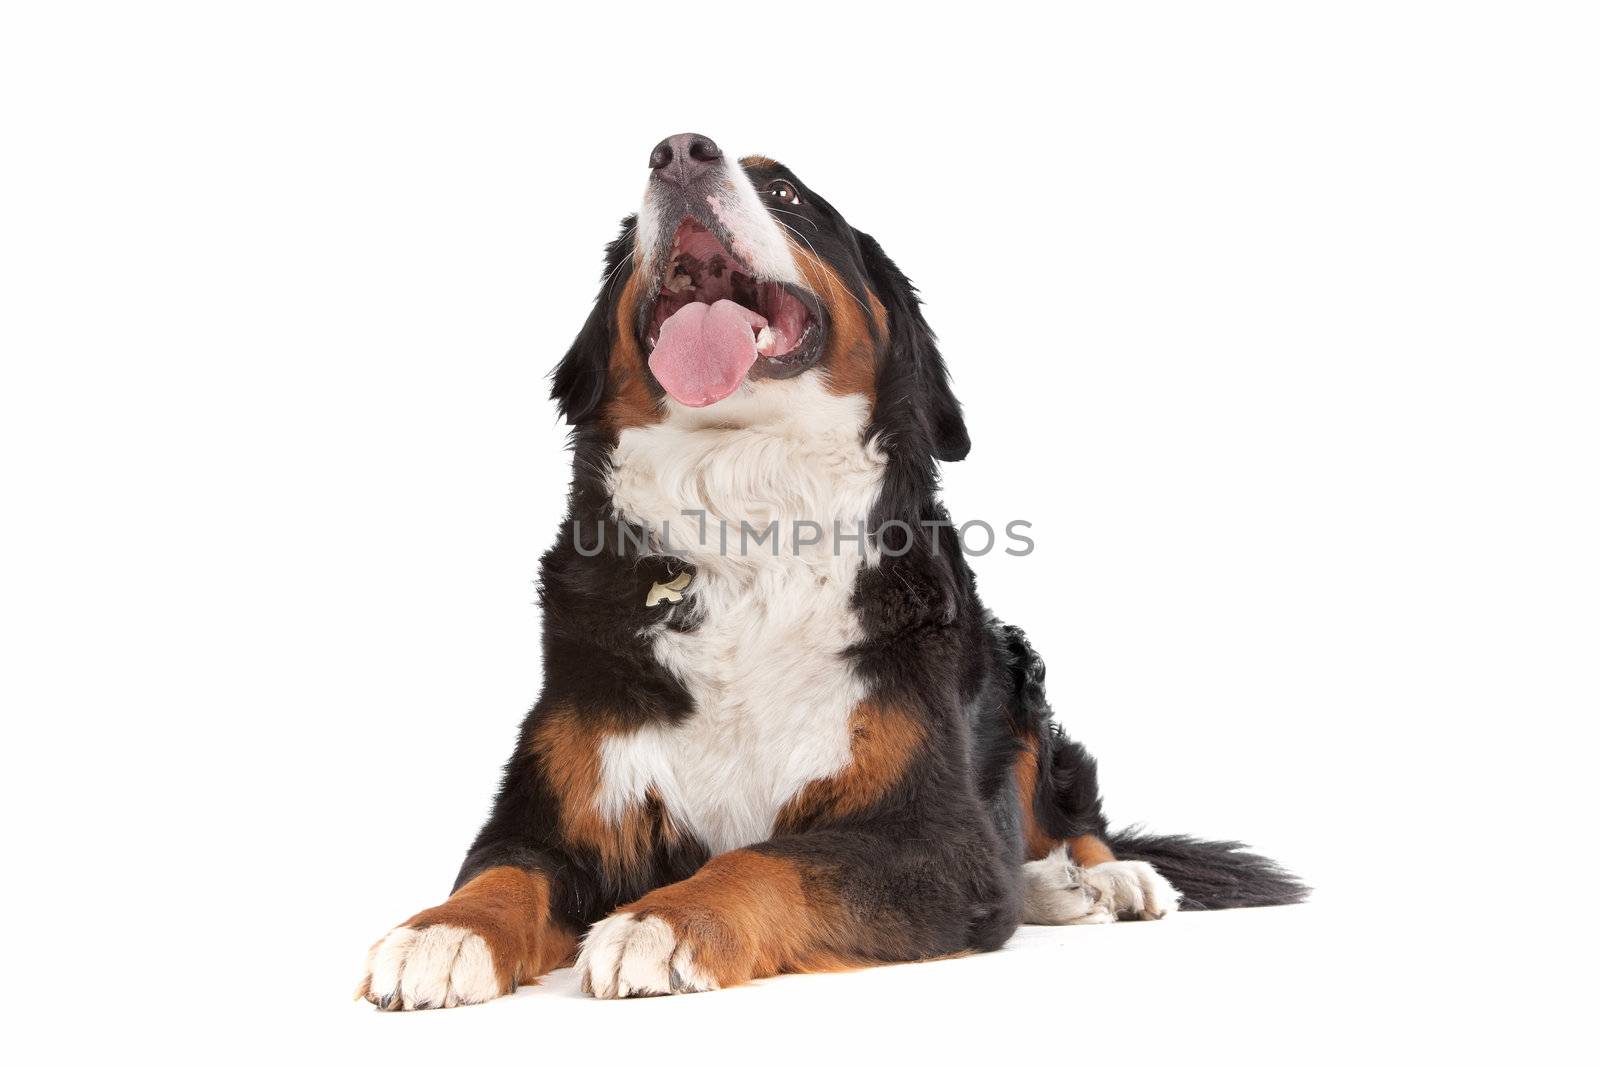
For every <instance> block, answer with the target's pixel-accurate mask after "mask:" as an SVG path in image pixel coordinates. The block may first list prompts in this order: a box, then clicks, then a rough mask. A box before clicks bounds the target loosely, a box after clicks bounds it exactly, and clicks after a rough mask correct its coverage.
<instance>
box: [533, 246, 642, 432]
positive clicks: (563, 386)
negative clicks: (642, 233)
mask: <svg viewBox="0 0 1600 1067" xmlns="http://www.w3.org/2000/svg"><path fill="white" fill-rule="evenodd" d="M633 225H634V216H632V215H630V216H628V217H627V218H626V219H624V220H623V221H622V235H621V236H619V237H618V238H617V239H616V240H615V241H612V242H611V243H610V244H609V245H607V246H606V272H605V275H604V277H603V278H602V280H601V282H600V294H599V295H598V296H596V297H595V298H594V308H593V309H592V310H591V311H590V312H589V318H588V320H587V321H586V322H584V324H583V329H581V330H579V331H578V336H577V337H576V338H575V339H574V340H573V342H572V347H571V348H569V349H567V354H566V355H565V356H562V357H561V362H560V363H559V364H557V365H556V369H555V370H554V371H553V372H552V373H551V375H550V399H551V400H554V401H555V402H556V405H557V407H559V408H560V409H561V414H562V416H563V417H564V418H566V420H567V425H569V426H576V425H578V424H579V423H581V422H583V421H585V420H587V419H589V418H590V417H591V416H593V415H594V414H595V412H596V411H597V410H598V409H599V407H600V401H601V400H603V399H604V398H605V395H606V369H607V368H608V367H609V366H610V365H611V346H612V344H613V343H614V342H615V340H616V337H615V330H616V328H617V327H616V323H617V301H618V300H619V299H621V296H622V289H623V286H625V285H626V284H627V282H628V277H629V276H630V275H631V274H632V273H633Z"/></svg>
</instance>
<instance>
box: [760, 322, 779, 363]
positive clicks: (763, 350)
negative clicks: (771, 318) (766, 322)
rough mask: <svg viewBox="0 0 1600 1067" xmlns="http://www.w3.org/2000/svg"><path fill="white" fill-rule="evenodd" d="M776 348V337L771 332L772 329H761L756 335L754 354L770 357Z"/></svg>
mask: <svg viewBox="0 0 1600 1067" xmlns="http://www.w3.org/2000/svg"><path fill="white" fill-rule="evenodd" d="M777 347H778V335H777V334H775V333H773V332H772V327H771V326H763V327H761V332H760V333H758V334H756V354H757V355H761V356H770V355H772V353H773V351H774V350H775V349H777Z"/></svg>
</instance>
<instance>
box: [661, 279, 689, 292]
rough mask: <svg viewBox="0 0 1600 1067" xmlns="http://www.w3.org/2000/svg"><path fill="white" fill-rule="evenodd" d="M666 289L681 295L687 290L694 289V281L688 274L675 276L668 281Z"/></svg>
mask: <svg viewBox="0 0 1600 1067" xmlns="http://www.w3.org/2000/svg"><path fill="white" fill-rule="evenodd" d="M666 288H667V290H668V291H669V292H673V293H681V292H683V291H684V290H685V289H693V288H694V279H693V278H691V277H689V276H688V275H687V274H674V275H673V276H672V277H670V278H668V279H667V285H666Z"/></svg>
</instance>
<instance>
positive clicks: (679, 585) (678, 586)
mask: <svg viewBox="0 0 1600 1067" xmlns="http://www.w3.org/2000/svg"><path fill="white" fill-rule="evenodd" d="M693 580H694V575H693V574H690V573H689V572H688V571H684V572H683V573H682V574H680V575H678V576H677V577H676V578H673V579H671V580H670V581H666V582H655V583H653V584H652V585H651V586H650V591H649V592H648V593H646V594H645V595H644V606H645V607H647V608H653V607H655V606H656V605H657V604H676V603H677V602H678V601H680V600H682V599H683V591H684V590H685V589H687V588H689V583H690V582H691V581H693Z"/></svg>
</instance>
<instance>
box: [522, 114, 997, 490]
mask: <svg viewBox="0 0 1600 1067" xmlns="http://www.w3.org/2000/svg"><path fill="white" fill-rule="evenodd" d="M650 172H651V173H650V179H649V184H648V187H647V188H646V190H645V198H644V204H643V206H642V207H641V208H640V210H639V213H638V215H637V216H635V217H633V218H630V219H628V220H627V221H625V222H624V224H623V231H622V235H621V237H619V238H618V239H617V240H616V241H614V242H613V243H612V244H611V246H610V248H609V249H608V250H607V255H606V273H605V277H604V281H603V282H602V284H601V288H600V295H599V297H598V298H597V299H596V301H595V307H594V310H593V312H592V313H591V314H590V316H589V320H588V322H587V323H586V324H585V325H584V327H583V330H582V331H581V332H580V333H579V335H578V338H577V340H576V341H574V342H573V345H572V348H571V349H570V350H569V351H568V352H567V354H566V356H565V358H563V359H562V361H561V364H560V366H558V367H557V368H556V371H555V374H554V376H553V381H554V385H553V388H552V390H551V395H552V397H553V398H554V399H555V400H556V401H557V402H558V403H559V404H560V407H561V412H562V414H563V415H565V416H566V419H567V421H568V422H569V423H571V424H573V425H575V426H598V427H600V428H601V429H603V430H605V431H609V432H611V433H617V432H620V431H622V430H625V429H628V428H630V427H636V426H645V425H649V424H651V423H654V422H657V421H660V420H661V419H663V418H665V417H666V416H667V415H668V414H669V413H670V412H671V411H672V410H673V408H674V407H675V406H676V407H677V408H679V409H682V410H696V409H706V408H710V409H713V410H716V409H717V405H724V407H725V408H726V409H727V410H728V411H729V413H730V414H731V413H732V410H733V409H734V408H735V407H739V406H740V403H741V400H743V399H748V398H750V397H752V396H759V395H760V391H762V390H764V389H767V388H769V387H770V383H774V382H781V381H787V380H793V379H796V378H799V377H801V376H804V375H816V376H818V378H819V384H820V385H821V387H823V388H825V389H827V390H828V391H829V392H831V393H834V394H838V395H843V394H852V393H853V394H859V395H862V396H864V397H865V398H866V400H867V403H868V407H869V410H870V411H871V412H872V417H873V423H874V425H875V426H876V428H877V429H878V430H880V431H886V433H887V435H888V436H891V437H892V438H894V439H897V440H899V441H900V443H901V444H904V445H913V446H921V447H923V448H925V449H926V450H927V452H928V453H929V454H931V455H933V456H935V457H937V458H939V459H944V460H955V459H960V458H962V457H963V456H965V455H966V453H967V449H968V441H967V431H966V426H965V424H964V423H963V421H962V418H961V407H960V405H959V404H958V403H957V402H956V399H955V396H954V395H953V394H952V393H951V391H950V384H949V380H948V377H947V375H946V372H945V367H944V361H943V360H942V358H941V357H940V355H939V352H938V349H937V347H936V346H935V344H934V338H933V334H932V332H931V331H930V330H929V329H928V325H927V323H926V322H925V321H924V319H923V317H922V312H921V310H920V308H919V306H918V300H917V295H916V291H915V290H914V289H913V288H912V287H911V284H910V282H908V281H907V280H906V278H905V276H904V275H903V274H901V273H900V271H899V269H898V268H896V267H895V265H894V264H893V263H892V262H890V260H889V258H888V257H887V256H886V255H884V253H883V249H881V248H880V247H879V246H878V243H877V242H876V241H874V240H873V239H872V238H871V237H869V236H867V235H866V234H864V233H862V232H861V231H859V230H856V229H854V228H853V227H851V226H850V224H849V223H847V222H846V221H845V220H844V218H843V217H842V216H841V215H840V214H839V212H838V211H836V210H835V209H834V208H833V206H832V205H830V204H829V203H828V202H827V201H826V200H823V199H822V198H821V197H820V196H818V195H817V194H816V193H815V191H813V190H812V189H810V188H809V187H807V186H806V185H805V183H803V182H802V181H801V180H800V179H799V178H798V177H796V176H795V174H794V172H793V171H791V170H789V169H788V168H787V167H785V166H783V165H782V164H780V163H777V162H774V161H773V160H770V159H766V158H763V157H760V156H748V157H746V158H745V159H743V160H740V161H738V162H734V161H732V160H730V159H728V158H727V157H726V156H724V155H723V153H722V151H721V149H719V148H718V147H717V145H716V144H715V142H713V141H712V140H710V139H709V138H707V137H702V136H700V135H698V134H678V135H677V136H674V137H669V138H667V139H666V140H664V141H662V142H661V143H660V144H658V145H656V147H655V150H654V151H653V152H651V154H650ZM760 407H761V406H760V405H756V406H755V408H754V410H759V409H760ZM907 438H910V440H907Z"/></svg>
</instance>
